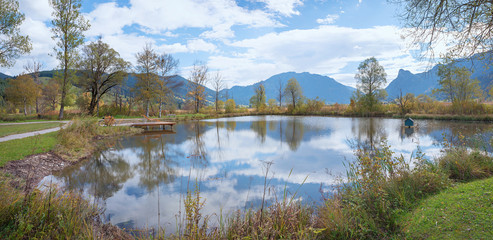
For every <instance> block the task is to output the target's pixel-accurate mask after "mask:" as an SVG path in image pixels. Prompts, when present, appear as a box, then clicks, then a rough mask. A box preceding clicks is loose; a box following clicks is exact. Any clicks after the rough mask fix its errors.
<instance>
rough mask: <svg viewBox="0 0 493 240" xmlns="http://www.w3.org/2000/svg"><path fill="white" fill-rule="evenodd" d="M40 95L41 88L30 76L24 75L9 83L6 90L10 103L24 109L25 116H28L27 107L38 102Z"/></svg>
mask: <svg viewBox="0 0 493 240" xmlns="http://www.w3.org/2000/svg"><path fill="white" fill-rule="evenodd" d="M38 95H39V87H38V85H37V84H36V83H35V82H34V80H33V78H32V77H31V76H30V75H22V76H19V77H17V78H16V79H11V80H10V81H9V86H8V87H7V88H6V89H5V96H6V97H7V100H8V101H11V102H13V103H14V104H15V105H22V106H23V107H24V115H27V107H28V106H30V105H32V104H34V103H35V102H36V98H37V97H38Z"/></svg>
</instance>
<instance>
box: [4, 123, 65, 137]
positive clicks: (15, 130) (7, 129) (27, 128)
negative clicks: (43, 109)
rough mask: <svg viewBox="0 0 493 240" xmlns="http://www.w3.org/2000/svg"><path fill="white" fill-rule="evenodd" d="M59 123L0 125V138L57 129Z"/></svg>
mask: <svg viewBox="0 0 493 240" xmlns="http://www.w3.org/2000/svg"><path fill="white" fill-rule="evenodd" d="M60 124H61V123H58V122H46V123H32V124H13V125H0V137H5V136H8V135H12V134H19V133H27V132H34V131H39V130H44V129H49V128H55V127H59V126H60Z"/></svg>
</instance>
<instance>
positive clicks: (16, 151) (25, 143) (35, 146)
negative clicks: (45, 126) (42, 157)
mask: <svg viewBox="0 0 493 240" xmlns="http://www.w3.org/2000/svg"><path fill="white" fill-rule="evenodd" d="M57 134H58V133H57V132H52V133H47V134H43V135H38V136H35V137H27V138H22V139H16V140H11V141H6V142H0V167H1V166H3V165H5V163H7V162H9V161H13V160H19V159H23V158H24V157H26V156H28V155H31V154H37V153H43V152H48V151H50V150H52V149H53V148H54V147H55V145H56V143H57Z"/></svg>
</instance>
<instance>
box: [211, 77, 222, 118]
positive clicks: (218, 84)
mask: <svg viewBox="0 0 493 240" xmlns="http://www.w3.org/2000/svg"><path fill="white" fill-rule="evenodd" d="M212 88H213V90H214V94H215V98H214V103H215V105H216V113H217V112H219V105H218V102H219V92H220V91H221V90H223V89H224V80H223V78H222V76H221V74H220V73H219V72H217V73H216V75H214V77H212Z"/></svg>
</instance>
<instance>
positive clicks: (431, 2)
mask: <svg viewBox="0 0 493 240" xmlns="http://www.w3.org/2000/svg"><path fill="white" fill-rule="evenodd" d="M389 1H390V2H396V3H398V4H400V5H403V6H404V7H403V8H402V9H403V12H402V15H401V18H402V19H403V20H404V22H405V23H406V29H408V30H409V31H410V32H409V34H408V37H411V39H412V40H413V43H414V44H417V45H420V46H421V47H424V48H425V49H424V50H431V52H430V53H431V54H432V55H431V56H432V57H433V44H434V43H436V42H439V41H444V43H445V44H446V45H447V46H450V48H449V49H448V50H449V51H450V52H451V53H452V54H453V55H454V56H471V55H473V54H474V53H475V52H477V51H478V50H479V51H481V52H482V51H488V50H492V49H493V31H492V30H493V20H492V18H491V14H492V9H493V2H492V1H490V0H389Z"/></svg>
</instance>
